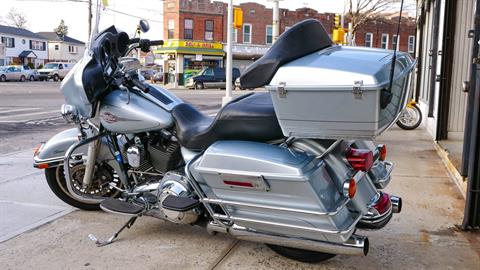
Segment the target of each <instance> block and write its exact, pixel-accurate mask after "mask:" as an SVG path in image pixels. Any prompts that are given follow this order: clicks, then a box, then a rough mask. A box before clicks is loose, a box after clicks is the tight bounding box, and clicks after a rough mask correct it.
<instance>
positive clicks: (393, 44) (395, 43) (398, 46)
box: [392, 35, 400, 50]
mask: <svg viewBox="0 0 480 270" xmlns="http://www.w3.org/2000/svg"><path fill="white" fill-rule="evenodd" d="M397 40H400V36H398V37H397V35H393V38H392V50H394V49H397V50H398V48H400V45H399V44H397ZM398 43H400V42H398Z"/></svg>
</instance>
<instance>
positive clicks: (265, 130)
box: [172, 93, 283, 151]
mask: <svg viewBox="0 0 480 270" xmlns="http://www.w3.org/2000/svg"><path fill="white" fill-rule="evenodd" d="M172 115H173V118H174V120H175V127H176V132H177V138H178V140H179V142H180V144H181V145H182V146H184V147H186V148H188V149H191V150H196V151H202V150H205V149H206V148H207V147H209V146H210V145H211V144H213V143H214V142H216V141H219V140H246V141H257V142H266V141H270V140H275V139H279V138H283V133H282V130H281V128H280V125H279V124H278V120H277V117H276V115H275V111H274V108H273V103H272V99H271V98H270V95H269V94H268V93H256V94H253V93H252V94H247V95H244V96H241V97H238V98H236V99H234V100H232V101H231V102H230V103H228V104H227V105H226V106H225V107H223V108H222V109H221V110H220V112H218V114H217V116H216V117H209V116H206V115H204V114H202V113H201V112H199V111H198V110H197V109H195V108H194V107H193V106H192V105H190V104H187V103H183V104H180V105H177V106H176V107H175V108H174V109H173V110H172Z"/></svg>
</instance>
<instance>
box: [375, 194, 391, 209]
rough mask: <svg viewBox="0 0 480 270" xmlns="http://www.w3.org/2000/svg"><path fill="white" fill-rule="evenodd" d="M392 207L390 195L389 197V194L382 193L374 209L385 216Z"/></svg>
mask: <svg viewBox="0 0 480 270" xmlns="http://www.w3.org/2000/svg"><path fill="white" fill-rule="evenodd" d="M391 206H392V202H391V201H390V195H388V193H385V192H381V193H380V198H378V200H377V202H376V203H375V204H374V205H373V206H372V207H373V208H375V209H376V210H377V211H378V213H379V214H383V213H385V212H387V211H388V210H389V209H390V207H391Z"/></svg>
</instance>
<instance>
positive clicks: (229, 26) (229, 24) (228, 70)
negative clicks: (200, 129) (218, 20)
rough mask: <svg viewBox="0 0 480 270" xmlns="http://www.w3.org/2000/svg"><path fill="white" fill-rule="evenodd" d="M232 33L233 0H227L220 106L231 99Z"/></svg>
mask: <svg viewBox="0 0 480 270" xmlns="http://www.w3.org/2000/svg"><path fill="white" fill-rule="evenodd" d="M232 34H233V0H229V1H228V11H227V67H226V70H225V72H226V82H225V84H226V86H225V88H226V91H225V92H226V93H225V96H224V97H223V99H222V106H225V105H226V104H227V103H228V102H230V101H231V100H232V77H233V76H232V67H233V60H232V41H233V40H232Z"/></svg>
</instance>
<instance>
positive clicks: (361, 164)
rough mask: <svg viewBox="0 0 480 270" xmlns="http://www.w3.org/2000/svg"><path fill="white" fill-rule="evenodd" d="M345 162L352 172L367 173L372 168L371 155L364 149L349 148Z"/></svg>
mask: <svg viewBox="0 0 480 270" xmlns="http://www.w3.org/2000/svg"><path fill="white" fill-rule="evenodd" d="M347 160H348V163H350V165H351V166H352V167H353V169H354V170H357V171H369V170H370V169H371V168H372V166H373V153H372V151H370V150H366V149H355V148H350V150H349V151H348V152H347Z"/></svg>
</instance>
